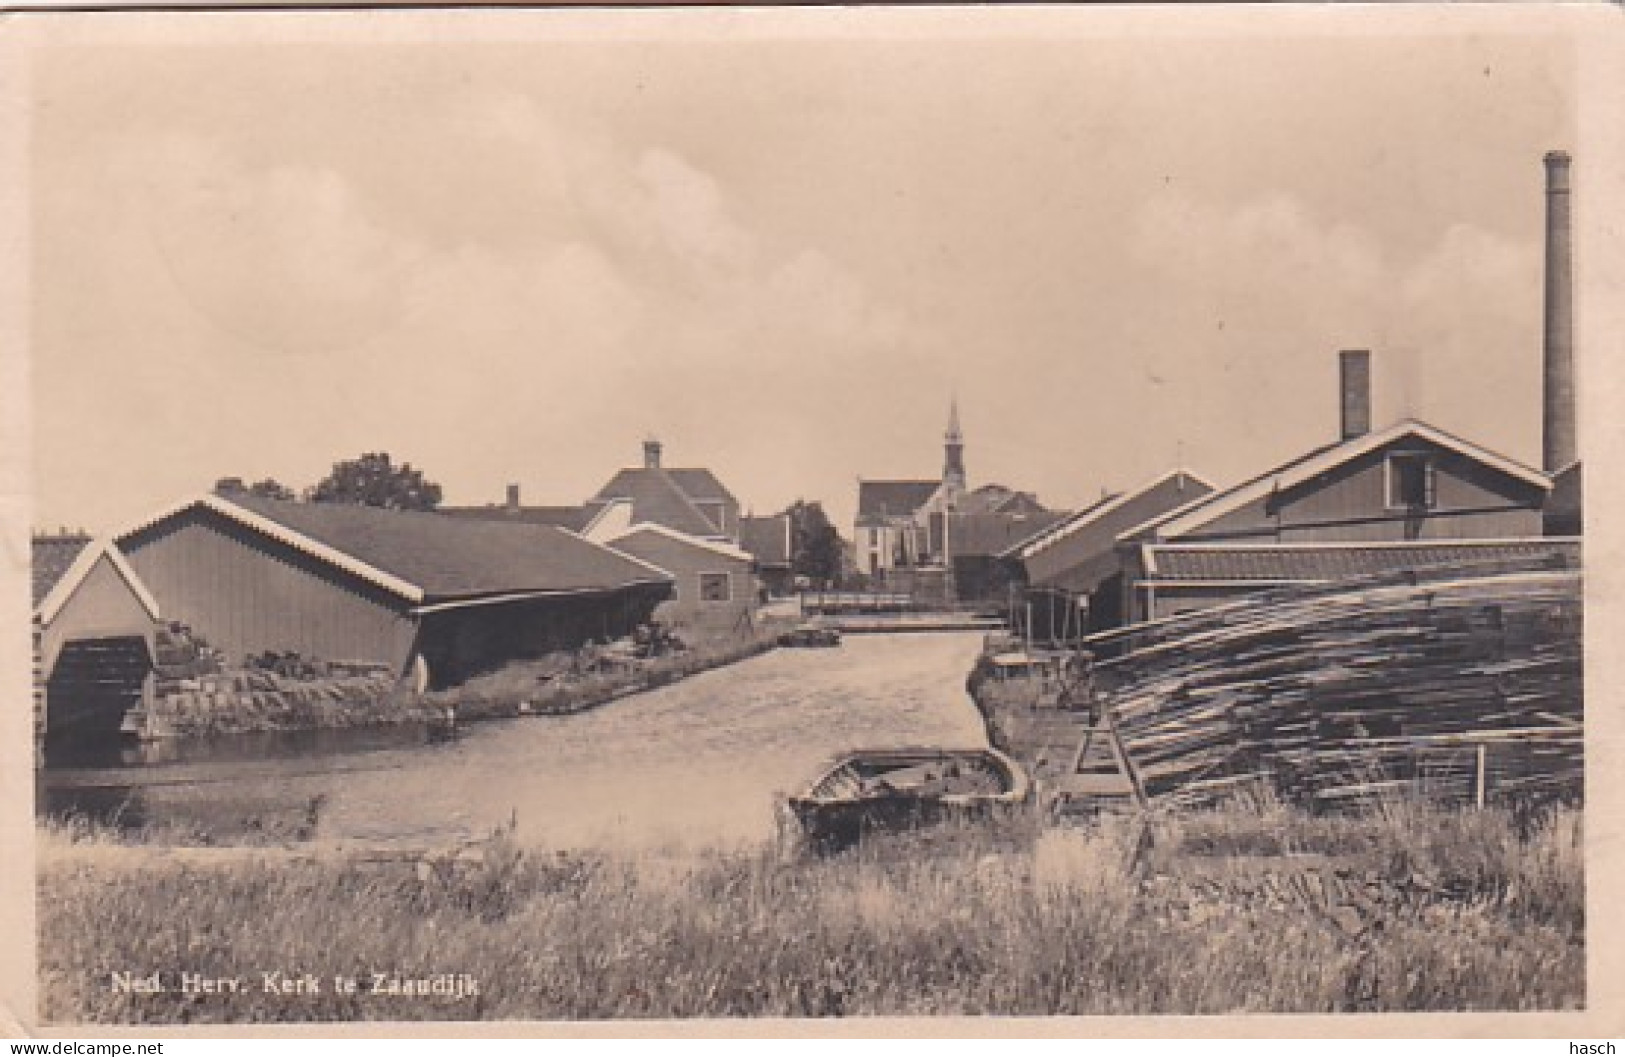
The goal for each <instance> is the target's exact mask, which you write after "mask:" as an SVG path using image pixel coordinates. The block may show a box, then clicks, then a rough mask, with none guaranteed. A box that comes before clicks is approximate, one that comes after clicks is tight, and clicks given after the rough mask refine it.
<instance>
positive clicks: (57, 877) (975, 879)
mask: <svg viewBox="0 0 1625 1057" xmlns="http://www.w3.org/2000/svg"><path fill="white" fill-rule="evenodd" d="M1149 834H1150V840H1149V842H1148V843H1147V842H1145V841H1142V839H1141V836H1142V831H1141V830H1140V828H1138V826H1137V825H1135V824H1131V823H1128V822H1126V821H1114V820H1106V821H1104V822H1103V823H1101V824H1099V825H1095V826H1091V827H1088V828H1077V829H1073V828H1060V829H1056V828H1041V827H1040V826H1039V825H1038V824H1037V823H1036V822H1035V821H1033V820H1031V819H1026V818H1022V819H1017V820H1013V821H1008V822H1005V823H1003V824H999V825H990V824H979V825H965V826H957V827H946V828H942V829H936V830H930V831H921V832H917V833H913V834H905V835H899V836H896V837H886V838H877V839H876V840H874V841H872V842H869V843H867V844H865V845H862V846H860V847H859V848H858V849H856V850H855V851H853V852H851V853H848V854H845V855H842V856H837V857H833V858H828V859H815V858H806V857H788V856H785V855H783V854H782V853H779V852H776V851H775V852H770V851H767V850H764V851H762V852H760V853H750V854H724V853H716V854H711V855H697V856H696V855H685V856H682V857H662V856H658V855H640V856H637V857H618V856H615V855H612V854H608V853H605V854H594V855H575V854H572V855H559V854H540V853H534V852H525V851H523V850H521V849H520V848H519V847H518V846H517V845H515V844H514V843H513V842H512V841H511V840H509V839H507V838H506V837H505V836H504V835H502V834H496V835H494V836H493V837H492V839H491V840H489V841H487V842H485V843H484V844H483V845H482V846H481V847H480V848H479V849H477V850H476V851H472V852H469V851H465V852H464V853H463V854H462V855H460V856H453V857H445V856H441V857H436V856H418V857H408V858H401V857H393V858H384V859H375V858H371V857H369V856H367V855H364V854H362V853H359V852H354V851H351V852H344V851H342V850H340V851H331V852H325V853H324V852H320V851H315V850H307V851H300V850H298V849H274V848H273V849H267V848H260V849H255V848H236V849H209V850H208V851H209V852H210V854H208V855H203V854H199V855H196V856H190V857H189V856H187V855H184V854H182V853H181V852H180V851H177V850H175V849H165V848H159V847H153V846H143V845H140V844H132V843H129V842H128V841H127V840H125V841H118V842H115V841H113V840H112V839H111V838H109V837H107V836H105V835H102V834H99V833H94V832H87V831H84V830H82V829H81V830H73V831H69V830H64V829H53V830H49V831H44V832H42V835H41V873H40V878H39V891H40V920H41V936H40V939H41V943H40V958H41V981H42V989H43V992H42V1010H41V1013H42V1016H43V1017H44V1018H45V1019H46V1020H47V1021H48V1022H52V1023H69V1022H77V1021H98V1022H149V1023H150V1022H156V1023H167V1022H189V1021H239V1022H240V1021H303V1020H350V1019H456V1020H463V1019H493V1018H524V1019H600V1018H631V1017H639V1018H644V1017H701V1016H703V1017H738V1016H790V1017H823V1016H838V1015H870V1014H885V1015H927V1014H1089V1013H1135V1014H1152V1013H1223V1012H1235V1011H1252V1012H1338V1011H1371V1010H1391V1011H1397V1010H1490V1009H1494V1010H1503V1009H1567V1008H1575V1007H1578V1006H1580V1005H1581V1004H1582V1003H1583V999H1584V993H1585V987H1584V939H1583V937H1584V920H1585V915H1584V893H1583V880H1582V876H1583V871H1582V847H1583V843H1582V837H1581V822H1580V815H1579V812H1578V811H1575V810H1571V809H1561V810H1556V811H1552V812H1548V813H1544V814H1542V815H1540V816H1539V817H1536V818H1532V819H1520V818H1514V817H1513V816H1511V815H1510V814H1508V813H1506V812H1502V811H1494V810H1492V811H1483V812H1471V811H1467V812H1460V811H1443V810H1437V809H1431V808H1428V807H1426V806H1422V805H1417V804H1410V803H1395V804H1390V805H1388V806H1387V807H1386V809H1385V810H1384V811H1382V812H1379V813H1377V814H1374V815H1368V816H1364V817H1360V818H1314V817H1309V816H1306V815H1303V814H1301V813H1298V812H1296V811H1294V810H1292V809H1289V808H1285V807H1282V806H1279V805H1275V804H1264V805H1253V806H1250V807H1245V808H1244V807H1235V808H1230V809H1225V810H1223V811H1217V812H1208V813H1201V814H1191V815H1186V816H1181V817H1174V818H1166V819H1162V820H1160V821H1158V822H1155V823H1154V824H1152V825H1151V827H1150V830H1149ZM1136 849H1138V851H1136ZM183 971H184V972H188V973H196V974H200V975H201V976H202V977H207V978H211V979H214V978H221V979H232V980H238V979H240V980H241V981H242V986H243V988H244V991H243V993H240V994H236V995H229V994H224V995H223V994H207V993H196V992H194V993H184V992H182V991H181V990H179V982H180V976H179V974H180V973H181V972H183ZM273 971H279V972H282V973H284V974H288V975H289V976H290V977H298V976H299V975H300V974H304V973H310V974H312V975H313V977H314V978H315V979H316V981H317V982H318V986H319V987H320V988H321V989H320V990H319V991H318V992H314V993H305V994H297V993H296V994H273V993H270V992H268V991H267V990H266V989H265V981H264V979H263V978H262V977H261V975H260V974H262V973H266V972H273ZM154 972H157V973H159V974H160V976H159V980H158V982H160V983H162V984H163V985H164V986H165V987H166V988H167V990H165V991H163V992H160V993H135V992H131V993H121V992H120V991H119V990H118V989H117V988H115V987H114V986H113V984H112V981H113V979H114V974H117V973H130V974H134V975H135V976H138V977H146V976H147V975H148V974H151V973H154ZM376 973H383V974H385V983H386V984H387V983H388V981H389V980H392V979H396V978H399V979H405V980H429V979H431V978H434V977H436V975H437V974H467V977H455V975H453V976H443V977H441V985H440V986H441V989H442V990H448V991H449V990H455V989H457V986H458V985H456V983H455V981H456V980H457V979H462V980H467V979H472V980H473V981H475V982H476V986H477V990H478V993H477V994H473V993H467V990H468V989H467V985H466V983H464V984H463V985H461V990H463V991H464V992H465V993H463V994H460V995H458V994H438V995H437V994H426V995H413V996H403V995H397V994H388V993H378V994H374V993H370V992H371V987H372V984H373V982H374V979H375V977H374V974H376ZM335 975H342V976H348V977H351V978H354V979H356V980H357V981H358V990H357V992H356V993H354V994H344V993H335V991H334V989H333V987H332V978H333V977H334V976H335ZM423 986H424V987H429V986H431V985H428V984H425V985H423Z"/></svg>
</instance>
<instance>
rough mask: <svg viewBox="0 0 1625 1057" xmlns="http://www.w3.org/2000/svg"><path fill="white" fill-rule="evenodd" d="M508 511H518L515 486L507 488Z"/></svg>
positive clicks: (517, 489)
mask: <svg viewBox="0 0 1625 1057" xmlns="http://www.w3.org/2000/svg"><path fill="white" fill-rule="evenodd" d="M508 510H509V512H510V513H517V512H518V511H519V486H518V485H516V484H511V485H509V486H508Z"/></svg>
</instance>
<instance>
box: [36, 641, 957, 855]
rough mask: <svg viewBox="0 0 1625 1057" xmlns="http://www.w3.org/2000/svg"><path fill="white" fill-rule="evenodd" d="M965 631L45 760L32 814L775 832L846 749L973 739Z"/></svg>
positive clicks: (577, 839) (555, 843)
mask: <svg viewBox="0 0 1625 1057" xmlns="http://www.w3.org/2000/svg"><path fill="white" fill-rule="evenodd" d="M979 644H980V637H979V636H977V635H975V634H969V635H967V634H963V633H960V634H933V635H928V634H916V635H897V636H891V635H884V636H868V637H860V636H852V637H850V638H849V639H848V640H847V642H846V643H845V644H844V645H843V646H841V647H840V648H839V649H836V650H780V651H775V652H773V653H769V654H766V655H764V656H762V657H758V658H755V659H753V660H750V661H746V662H743V663H741V664H738V665H734V666H732V667H730V668H726V669H720V670H717V671H713V672H708V673H705V674H703V675H699V676H695V677H693V678H690V679H687V680H684V681H682V682H679V683H676V684H673V685H672V686H669V687H665V688H662V689H660V690H656V691H651V692H649V693H645V694H639V695H635V696H632V697H628V698H624V699H622V700H620V701H616V702H613V703H611V704H608V705H605V706H602V707H600V708H597V709H593V710H591V711H588V712H585V713H581V714H578V715H574V716H565V717H551V718H550V717H531V718H523V719H511V720H495V721H490V722H484V723H477V724H469V725H468V726H467V727H465V728H464V729H463V734H462V736H461V737H460V738H458V739H456V740H453V741H449V742H436V741H434V740H433V739H431V738H430V736H429V732H428V730H427V729H426V728H424V727H423V726H411V727H385V728H367V729H356V730H335V731H300V732H285V733H271V734H255V735H241V736H233V737H229V738H215V739H209V740H199V741H189V742H159V743H151V744H148V745H140V744H128V745H113V746H101V747H98V748H97V749H94V750H91V749H82V750H80V751H79V752H78V753H76V754H72V755H64V754H62V753H55V754H53V755H52V756H50V757H49V759H48V766H47V767H46V768H45V769H44V770H43V771H41V772H40V781H41V786H42V792H41V796H40V797H39V800H38V804H39V810H40V811H41V812H44V813H47V814H51V815H55V816H59V817H60V816H62V815H65V814H72V813H77V814H80V815H84V816H86V817H98V818H100V819H101V820H104V821H112V822H114V823H116V824H119V825H126V826H139V825H147V824H153V825H159V826H163V827H169V828H171V829H174V830H179V831H181V834H180V836H181V839H189V835H191V834H196V835H198V837H199V839H204V840H207V841H210V842H222V843H224V842H236V841H239V840H252V839H256V838H262V837H269V838H271V839H275V840H297V839H305V838H307V837H312V836H314V837H318V838H321V839H333V840H366V841H396V842H403V843H412V844H417V843H439V842H443V841H448V840H457V839H464V838H468V837H477V836H479V835H481V834H483V833H487V832H489V831H490V830H491V829H493V828H495V827H497V826H500V825H504V824H506V823H508V822H509V821H510V820H512V819H517V821H518V825H519V836H520V839H522V840H523V841H525V842H526V843H530V844H532V845H535V846H542V847H553V848H563V847H584V846H595V847H598V846H605V845H632V846H636V847H651V846H660V847H666V846H694V845H715V844H738V843H741V842H752V841H756V840H760V839H764V838H766V837H770V836H771V835H772V832H773V808H774V805H775V804H776V803H778V802H779V800H780V798H782V796H783V794H784V793H785V792H787V791H789V790H791V789H792V788H794V787H795V786H796V785H797V783H800V782H805V781H807V780H809V779H810V778H811V776H813V775H814V774H816V773H817V772H818V771H819V770H820V768H821V767H822V765H823V764H825V763H826V762H827V760H828V758H829V757H831V756H833V755H835V754H837V753H840V752H844V751H847V750H849V749H851V748H855V747H871V748H883V747H899V746H922V745H939V746H945V747H953V748H959V747H977V746H981V745H984V744H985V736H984V733H983V730H982V727H981V722H980V717H979V716H978V715H977V713H976V711H975V709H974V707H973V706H972V705H971V704H970V702H969V700H968V699H967V698H966V696H965V694H964V673H965V672H966V671H967V670H968V668H969V665H970V663H971V660H972V659H973V658H974V656H975V653H976V649H977V647H978V646H979Z"/></svg>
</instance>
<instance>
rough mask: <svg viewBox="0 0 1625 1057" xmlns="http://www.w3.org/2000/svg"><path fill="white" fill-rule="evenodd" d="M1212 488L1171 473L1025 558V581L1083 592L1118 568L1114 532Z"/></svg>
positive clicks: (1152, 516) (1142, 521)
mask: <svg viewBox="0 0 1625 1057" xmlns="http://www.w3.org/2000/svg"><path fill="white" fill-rule="evenodd" d="M1212 490H1213V489H1211V488H1209V487H1208V486H1207V485H1205V484H1203V483H1201V482H1200V481H1195V480H1192V479H1191V478H1190V477H1189V476H1186V477H1184V478H1183V486H1181V481H1180V479H1179V478H1175V477H1169V478H1168V479H1167V480H1164V481H1159V482H1158V483H1157V484H1156V485H1154V486H1153V487H1151V488H1147V489H1146V490H1145V491H1143V492H1141V493H1140V494H1138V495H1136V496H1133V497H1132V498H1130V499H1127V500H1125V501H1124V502H1123V503H1122V505H1121V506H1117V507H1114V508H1113V509H1111V510H1108V511H1105V512H1103V513H1101V514H1100V515H1099V516H1098V517H1097V518H1095V519H1094V520H1092V521H1090V522H1089V523H1088V524H1087V525H1083V526H1081V527H1080V528H1079V529H1078V530H1077V531H1075V532H1072V533H1069V534H1068V535H1067V536H1065V537H1064V538H1062V539H1061V540H1059V541H1057V542H1056V543H1054V544H1052V545H1051V546H1049V547H1045V548H1044V549H1043V550H1041V551H1039V552H1038V553H1036V554H1034V555H1033V556H1032V557H1031V558H1028V559H1026V560H1025V562H1024V564H1025V566H1026V570H1027V580H1028V582H1029V583H1031V584H1032V585H1034V586H1035V587H1037V586H1042V587H1058V588H1062V589H1064V590H1067V591H1072V592H1074V593H1077V594H1088V593H1090V592H1092V591H1094V590H1095V589H1096V588H1098V587H1099V586H1100V585H1101V584H1102V583H1103V582H1104V581H1105V580H1106V579H1108V578H1109V577H1111V576H1114V575H1116V574H1117V572H1118V570H1119V569H1120V568H1121V565H1120V563H1119V561H1118V558H1117V554H1116V550H1115V541H1116V539H1117V535H1118V534H1119V533H1121V532H1126V531H1128V530H1129V529H1132V528H1134V527H1135V526H1136V525H1141V524H1144V523H1145V522H1147V521H1149V520H1151V519H1152V518H1154V517H1156V516H1157V515H1158V514H1162V513H1165V512H1167V511H1169V510H1173V509H1174V508H1175V507H1179V506H1183V505H1184V504H1186V503H1188V502H1190V501H1191V500H1193V499H1196V498H1197V497H1199V496H1204V495H1207V494H1208V493H1209V492H1211V491H1212Z"/></svg>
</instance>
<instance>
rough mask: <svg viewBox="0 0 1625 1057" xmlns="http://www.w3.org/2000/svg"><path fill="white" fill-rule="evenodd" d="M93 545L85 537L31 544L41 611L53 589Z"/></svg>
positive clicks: (40, 540)
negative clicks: (85, 550) (75, 560)
mask: <svg viewBox="0 0 1625 1057" xmlns="http://www.w3.org/2000/svg"><path fill="white" fill-rule="evenodd" d="M89 545H90V537H89V536H87V535H84V534H83V533H67V534H64V535H59V536H35V537H33V539H32V540H30V541H29V548H28V551H29V560H30V562H31V564H32V566H33V581H34V582H33V587H34V592H33V605H34V606H35V607H36V608H37V607H38V606H39V604H40V603H41V602H43V601H44V600H45V596H46V595H48V594H50V593H51V588H53V587H55V586H56V585H57V581H59V580H61V579H62V577H63V576H65V575H66V574H67V572H68V570H69V569H70V568H72V567H73V562H74V559H75V558H77V557H79V552H80V551H82V550H84V549H85V548H86V547H87V546H89Z"/></svg>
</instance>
